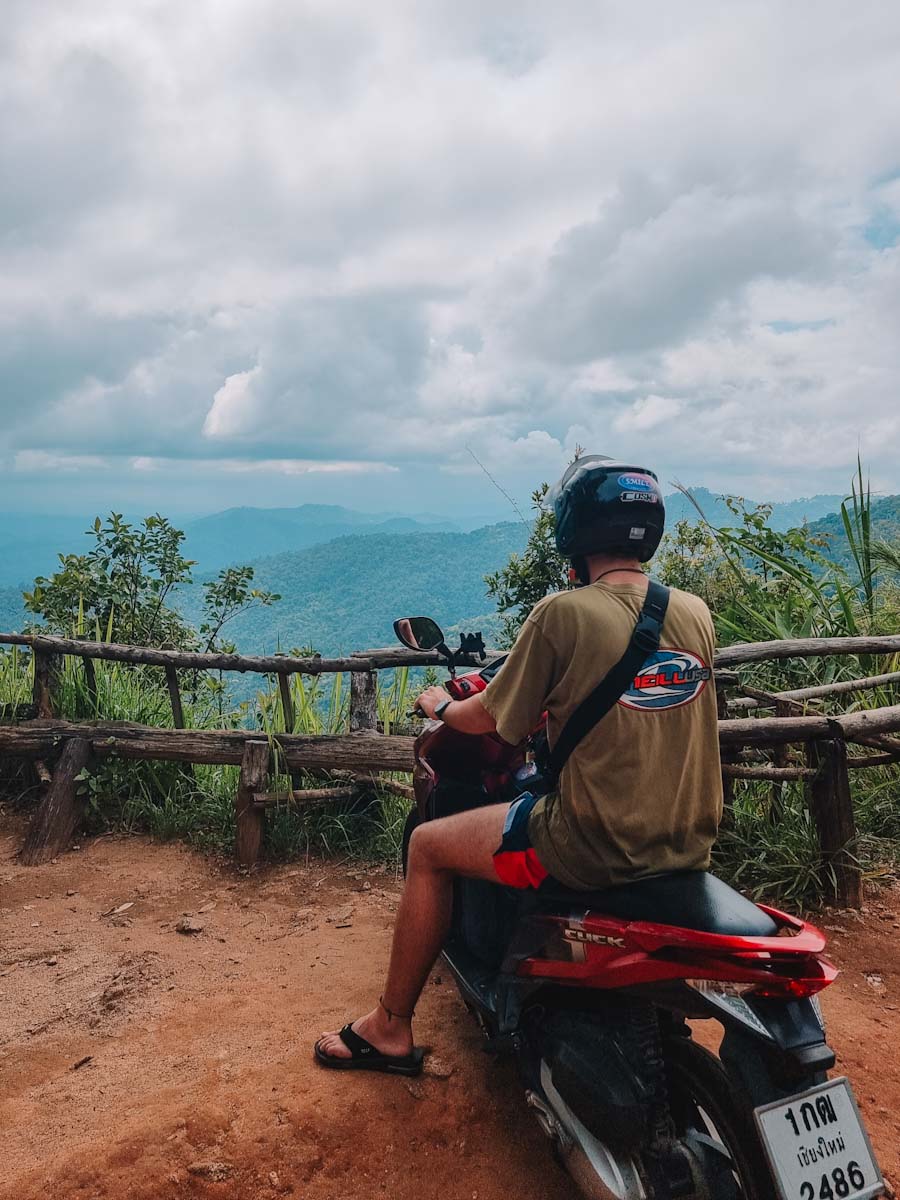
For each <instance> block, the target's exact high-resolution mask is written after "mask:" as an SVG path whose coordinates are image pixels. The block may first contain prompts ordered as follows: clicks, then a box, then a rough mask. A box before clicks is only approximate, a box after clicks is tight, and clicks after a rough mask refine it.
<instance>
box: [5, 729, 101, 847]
mask: <svg viewBox="0 0 900 1200" xmlns="http://www.w3.org/2000/svg"><path fill="white" fill-rule="evenodd" d="M90 754H91V743H90V741H89V740H88V739H87V738H68V739H67V740H66V743H65V745H64V746H63V750H62V754H61V755H60V757H59V762H58V763H57V764H56V769H55V770H54V772H53V778H52V780H51V782H50V787H49V789H48V791H47V794H46V796H44V798H43V800H41V802H40V804H39V805H38V806H37V809H36V810H35V813H34V816H33V817H32V819H31V825H30V826H29V828H28V833H27V835H26V837H25V845H24V846H23V847H22V854H21V860H22V862H23V863H26V864H27V865H28V866H35V865H36V864H37V863H44V862H48V861H49V860H50V859H51V858H55V857H56V855H57V854H59V853H60V851H61V850H64V849H65V848H66V845H67V844H68V842H69V840H70V839H71V837H72V834H73V833H74V832H75V826H76V825H77V824H78V817H79V813H80V811H81V804H80V802H79V799H78V783H77V777H78V776H79V775H80V774H81V772H82V771H83V770H84V768H85V767H86V766H87V763H88V759H89V758H90Z"/></svg>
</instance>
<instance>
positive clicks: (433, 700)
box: [416, 684, 451, 718]
mask: <svg viewBox="0 0 900 1200" xmlns="http://www.w3.org/2000/svg"><path fill="white" fill-rule="evenodd" d="M450 699H451V696H450V693H449V692H448V691H447V690H446V688H442V687H438V686H437V685H436V684H435V685H434V686H433V687H430V688H426V689H425V691H424V692H423V693H422V695H421V696H420V697H419V698H418V700H417V701H416V712H421V713H422V715H423V716H426V717H429V718H433V717H434V710H435V709H436V708H437V706H438V705H439V704H443V703H444V701H445V700H450Z"/></svg>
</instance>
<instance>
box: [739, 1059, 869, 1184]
mask: <svg viewBox="0 0 900 1200" xmlns="http://www.w3.org/2000/svg"><path fill="white" fill-rule="evenodd" d="M753 1115H754V1117H755V1118H756V1126H757V1128H758V1130H759V1134H760V1137H761V1139H762V1143H763V1146H764V1148H765V1151H766V1155H767V1157H768V1160H769V1165H770V1166H771V1168H772V1174H773V1175H774V1177H775V1181H776V1183H777V1185H778V1194H779V1196H781V1198H782V1200H864V1198H865V1197H869V1196H882V1195H883V1194H884V1179H883V1177H882V1174H881V1171H880V1170H879V1168H878V1164H877V1163H876V1161H875V1156H874V1154H873V1153H872V1147H871V1145H870V1143H869V1137H868V1134H867V1133H866V1131H865V1129H864V1127H863V1123H862V1119H861V1118H860V1115H859V1109H858V1108H857V1107H856V1100H855V1099H854V1096H853V1092H852V1091H851V1088H850V1084H849V1082H848V1081H847V1080H846V1079H832V1080H829V1081H828V1082H827V1083H822V1084H819V1086H818V1087H814V1088H810V1090H809V1091H808V1092H803V1093H802V1094H801V1095H799V1096H792V1097H790V1099H788V1100H778V1101H776V1102H775V1103H774V1104H764V1105H762V1107H760V1108H757V1109H755V1110H754V1113H753Z"/></svg>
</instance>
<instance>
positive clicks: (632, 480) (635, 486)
mask: <svg viewBox="0 0 900 1200" xmlns="http://www.w3.org/2000/svg"><path fill="white" fill-rule="evenodd" d="M617 482H618V484H619V487H623V488H631V489H632V490H637V491H641V492H654V491H656V484H655V482H654V481H653V480H652V479H651V478H650V476H649V475H620V476H619V478H618V480H617Z"/></svg>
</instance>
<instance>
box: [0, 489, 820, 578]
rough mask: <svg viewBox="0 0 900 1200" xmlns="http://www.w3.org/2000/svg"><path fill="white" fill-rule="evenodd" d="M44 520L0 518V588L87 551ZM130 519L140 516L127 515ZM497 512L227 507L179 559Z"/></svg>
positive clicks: (233, 558) (190, 525) (247, 557)
mask: <svg viewBox="0 0 900 1200" xmlns="http://www.w3.org/2000/svg"><path fill="white" fill-rule="evenodd" d="M693 494H694V496H695V497H696V499H697V502H698V503H699V505H700V507H701V508H702V509H703V511H704V513H705V514H706V516H707V517H708V519H709V520H711V521H712V522H713V523H716V522H720V521H725V520H726V519H727V518H728V510H727V508H726V507H725V505H724V503H723V502H722V501H721V500H720V499H719V498H718V497H717V496H716V495H715V494H714V493H712V492H709V491H707V490H706V488H695V489H693ZM841 500H842V497H841V496H813V497H812V498H811V499H809V500H790V501H788V502H787V503H781V504H776V505H774V507H773V511H772V524H773V526H774V527H775V528H777V529H787V528H789V527H790V526H791V525H798V524H800V523H801V522H802V521H804V520H806V521H815V520H816V519H817V518H819V517H823V516H825V515H826V514H827V513H832V512H836V511H837V509H838V508H839V507H840V502H841ZM666 506H667V512H668V520H669V524H670V525H671V524H672V523H673V522H674V521H677V520H679V519H681V518H682V517H687V518H688V519H689V520H693V519H694V517H695V516H696V513H695V510H694V508H693V506H692V505H691V504H690V502H689V501H688V500H687V499H686V498H685V497H684V496H682V495H681V494H680V493H678V492H674V493H673V494H672V495H671V496H667V497H666ZM95 515H96V514H94V513H90V514H85V515H83V516H74V517H73V516H44V515H41V514H33V513H0V589H3V588H8V587H13V588H20V587H30V586H31V583H32V581H33V580H34V578H35V576H37V575H49V574H50V573H51V572H52V571H53V570H55V568H56V564H57V556H58V555H59V554H60V553H65V554H83V553H85V551H86V550H88V549H89V548H90V546H91V541H92V539H91V537H90V535H89V534H88V533H87V532H86V531H87V530H88V527H89V526H90V525H92V524H93V521H94V516H95ZM127 519H130V520H138V519H139V518H135V517H128V518H127ZM504 520H505V517H504V515H503V514H500V515H498V514H497V513H496V512H495V513H486V514H484V515H482V516H469V517H460V516H457V515H456V514H455V513H454V514H452V515H446V516H437V515H434V514H432V513H408V514H407V513H391V512H387V513H364V512H358V511H356V510H354V509H350V508H343V507H341V506H340V505H336V504H302V505H300V506H299V507H298V508H229V509H226V510H225V511H224V512H219V513H213V514H212V515H211V516H205V517H196V518H193V519H191V520H189V521H186V522H184V524H183V528H184V531H185V535H186V536H185V543H184V545H185V553H186V555H187V557H188V558H192V559H195V560H196V562H197V564H198V569H199V570H200V571H203V572H206V571H218V570H219V568H220V567H224V566H230V565H232V564H234V563H245V562H250V561H251V560H253V559H256V558H263V557H266V556H268V555H272V554H282V553H285V552H287V551H293V550H304V549H306V548H307V547H309V546H315V545H319V544H320V543H322V542H331V541H334V539H335V538H339V537H345V536H347V535H364V536H372V535H377V534H383V533H384V534H390V533H407V534H408V533H416V532H421V533H424V532H431V533H435V532H448V533H451V532H463V533H466V532H471V531H472V530H474V529H479V528H484V527H485V526H487V525H494V524H497V523H503V522H504Z"/></svg>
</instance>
